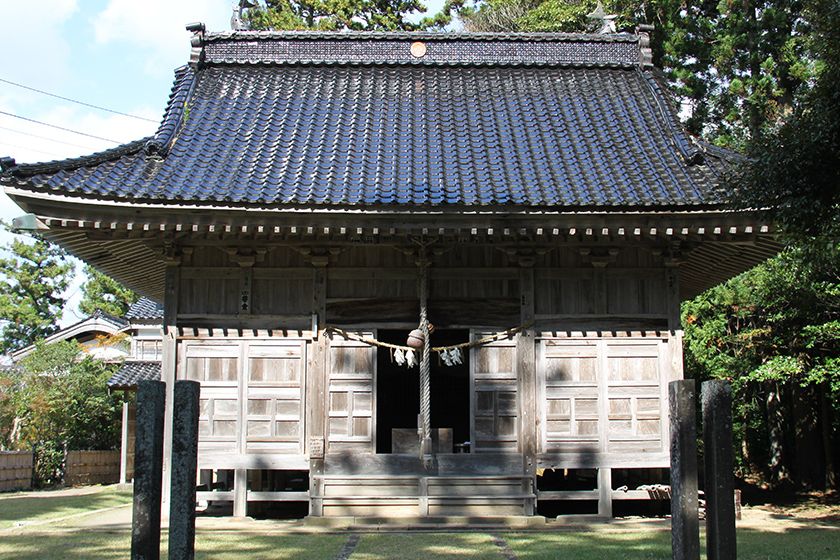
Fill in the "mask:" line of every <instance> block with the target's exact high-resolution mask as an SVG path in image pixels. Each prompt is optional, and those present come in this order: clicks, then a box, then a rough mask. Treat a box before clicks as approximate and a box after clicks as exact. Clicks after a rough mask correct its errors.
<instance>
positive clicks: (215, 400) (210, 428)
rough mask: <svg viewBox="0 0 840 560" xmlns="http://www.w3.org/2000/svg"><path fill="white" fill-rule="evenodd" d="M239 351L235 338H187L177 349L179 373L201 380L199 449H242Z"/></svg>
mask: <svg viewBox="0 0 840 560" xmlns="http://www.w3.org/2000/svg"><path fill="white" fill-rule="evenodd" d="M240 353H241V347H240V344H239V343H238V342H235V341H226V340H219V341H190V342H188V343H183V344H182V351H180V352H179V353H178V354H179V359H180V360H181V364H180V365H179V368H178V371H179V373H180V375H183V378H185V379H190V380H192V381H198V382H200V383H201V398H200V409H199V419H198V432H199V441H200V442H201V447H202V448H203V449H212V450H215V451H220V452H234V453H239V452H241V451H242V449H241V446H240V433H241V429H242V422H241V418H242V416H241V407H240V399H239V394H240V382H241V378H242V376H241V375H240Z"/></svg>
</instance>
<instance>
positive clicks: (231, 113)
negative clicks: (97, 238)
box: [0, 33, 735, 210]
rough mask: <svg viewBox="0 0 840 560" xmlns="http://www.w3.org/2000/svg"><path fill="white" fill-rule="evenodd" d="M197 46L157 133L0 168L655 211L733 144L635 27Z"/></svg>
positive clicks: (202, 192)
mask: <svg viewBox="0 0 840 560" xmlns="http://www.w3.org/2000/svg"><path fill="white" fill-rule="evenodd" d="M413 42H423V43H424V45H425V46H426V54H425V55H424V56H422V57H415V56H414V55H412V54H411V49H410V46H411V44H412V43H413ZM199 43H200V47H199V48H198V49H197V50H196V52H194V56H193V60H194V61H195V64H193V65H192V66H189V67H184V68H181V69H179V70H178V71H177V73H176V80H175V86H174V88H173V92H172V95H171V98H170V104H169V106H168V108H167V111H166V114H165V116H164V120H163V123H162V125H161V128H160V130H159V131H158V133H157V134H156V135H155V136H154V137H151V138H149V139H145V140H144V141H138V142H135V143H133V144H130V145H126V146H124V147H122V148H118V149H115V150H111V151H110V152H106V153H103V154H97V155H94V156H90V157H88V158H87V159H85V158H80V159H75V160H67V161H65V162H56V163H51V164H39V165H21V166H17V167H11V168H10V169H7V170H6V171H5V172H4V174H3V176H2V177H0V181H2V182H3V183H5V184H7V185H14V186H17V187H18V188H23V189H27V190H35V191H46V192H50V193H54V194H64V195H71V196H80V197H93V198H97V199H112V200H118V201H127V202H156V203H164V204H187V205H189V204H196V205H198V204H201V205H207V204H209V205H218V206H222V205H224V206H231V205H233V206H246V207H247V206H259V207H268V208H271V207H291V208H295V207H327V208H330V207H344V208H348V207H349V208H359V207H378V206H387V207H394V206H400V207H409V208H411V207H428V206H432V207H439V208H444V209H458V208H463V207H476V206H479V207H499V206H504V207H510V206H519V207H538V208H545V207H551V208H556V209H562V208H570V209H582V208H593V209H595V208H597V209H606V210H610V209H616V210H624V209H639V208H641V209H652V210H659V209H664V208H685V207H708V206H716V205H719V204H720V203H721V202H722V201H723V200H722V196H721V194H720V193H719V192H718V190H717V186H718V185H719V184H720V182H721V179H722V177H723V175H724V174H725V173H726V172H727V170H728V169H729V168H730V166H731V163H732V160H733V158H735V156H734V155H733V154H731V153H729V152H724V151H722V150H719V149H716V148H712V147H709V146H706V145H704V144H701V143H699V142H697V141H696V140H694V139H693V138H691V137H689V136H688V135H687V134H686V133H685V132H684V131H683V130H682V129H681V127H680V125H679V122H678V119H677V116H676V114H675V113H674V108H673V106H672V101H671V99H670V98H669V95H668V94H667V92H666V91H665V89H664V88H663V86H662V84H661V82H660V80H659V79H658V78H657V77H656V74H655V72H654V71H653V70H651V69H650V68H648V67H647V66H646V65H645V64H644V63H643V62H640V61H643V60H644V56H643V54H644V53H642V50H641V48H640V43H639V39H638V37H636V36H630V35H611V36H592V35H513V36H511V35H493V34H491V35H486V34H479V35H447V34H437V35H428V34H427V35H422V34H350V33H345V34H323V33H320V34H306V33H280V34H278V33H222V34H215V35H207V36H203V39H201V40H200V41H199ZM6 167H9V166H8V165H7V166H6Z"/></svg>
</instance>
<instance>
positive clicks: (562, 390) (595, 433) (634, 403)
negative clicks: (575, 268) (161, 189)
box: [538, 338, 670, 456]
mask: <svg viewBox="0 0 840 560" xmlns="http://www.w3.org/2000/svg"><path fill="white" fill-rule="evenodd" d="M538 361H539V364H538V399H539V401H540V411H539V415H540V418H541V422H540V426H541V430H540V431H541V433H540V451H541V452H542V453H553V454H564V453H565V454H593V455H594V454H602V455H603V454H629V453H633V454H655V455H657V456H658V455H661V454H662V453H663V452H665V451H666V450H665V447H664V444H663V437H664V435H665V432H664V428H663V425H664V419H665V416H666V412H665V411H666V409H667V403H666V402H665V398H664V394H665V387H666V385H667V381H668V375H667V371H668V368H669V367H670V364H669V353H668V341H667V339H662V338H652V339H634V338H611V339H606V338H601V339H547V340H543V341H542V342H541V344H540V348H539V353H538Z"/></svg>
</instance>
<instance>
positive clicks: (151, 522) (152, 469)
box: [131, 381, 167, 560]
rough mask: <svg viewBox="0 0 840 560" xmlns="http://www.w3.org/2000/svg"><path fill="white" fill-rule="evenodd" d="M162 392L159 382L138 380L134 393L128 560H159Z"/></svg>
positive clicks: (163, 399)
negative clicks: (132, 497) (131, 492)
mask: <svg viewBox="0 0 840 560" xmlns="http://www.w3.org/2000/svg"><path fill="white" fill-rule="evenodd" d="M166 393H167V391H166V387H165V386H164V384H163V383H162V382H160V381H141V382H140V383H139V386H138V390H137V426H136V429H135V440H134V445H135V448H134V504H133V509H132V519H131V558H132V560H159V558H160V512H161V494H162V488H161V486H162V483H163V480H162V478H163V472H162V470H163V426H164V416H165V413H164V412H165V409H164V403H165V401H166Z"/></svg>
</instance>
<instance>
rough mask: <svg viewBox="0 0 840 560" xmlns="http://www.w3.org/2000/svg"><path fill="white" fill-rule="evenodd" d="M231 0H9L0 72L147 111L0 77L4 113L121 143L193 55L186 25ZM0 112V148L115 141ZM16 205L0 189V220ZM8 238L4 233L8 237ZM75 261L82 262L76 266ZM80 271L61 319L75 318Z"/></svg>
mask: <svg viewBox="0 0 840 560" xmlns="http://www.w3.org/2000/svg"><path fill="white" fill-rule="evenodd" d="M231 5H232V2H230V1H228V0H176V1H171V0H170V1H164V0H39V1H38V2H37V3H28V2H20V1H16V2H13V1H10V0H7V1H6V2H4V5H3V19H2V21H1V22H0V27H2V29H0V52H2V53H3V54H4V56H3V64H2V65H0V79H3V80H7V81H11V82H17V83H20V84H24V85H27V86H29V87H32V88H36V89H40V90H45V91H48V92H51V93H55V94H58V95H61V96H64V97H69V98H73V99H78V100H80V101H84V102H87V103H91V104H94V105H100V106H103V107H107V108H110V109H114V110H117V111H121V112H125V113H129V114H133V115H137V116H141V117H145V118H148V119H151V120H152V122H148V121H143V120H138V119H132V118H126V117H121V116H118V115H113V114H110V113H107V112H103V111H99V110H95V109H91V108H88V107H83V106H80V105H76V104H73V103H68V102H66V101H62V100H59V99H55V98H52V97H48V96H45V95H42V94H39V93H35V92H32V91H28V90H25V89H22V88H19V87H15V86H13V85H10V84H7V83H4V82H0V111H2V112H4V113H11V114H14V115H19V116H22V117H27V118H30V119H34V120H38V121H43V122H47V123H50V124H54V125H57V126H61V127H64V128H69V129H73V130H78V131H81V132H85V133H88V134H91V135H93V136H101V137H103V138H109V139H113V140H116V141H118V142H127V141H131V140H135V139H137V138H142V137H144V136H147V135H149V134H152V133H153V132H154V131H155V129H156V128H157V122H156V121H158V120H159V119H160V116H161V114H162V112H163V109H164V107H165V105H166V100H167V98H168V95H169V90H170V87H171V83H172V78H173V70H174V69H175V68H176V67H178V66H180V65H183V64H185V63H186V62H187V60H188V58H189V50H190V47H189V39H190V34H189V33H188V32H187V31H186V30H185V29H184V26H185V24H187V23H189V22H193V21H202V22H204V23H205V24H207V27H208V29H210V30H225V29H228V28H229V26H230V23H229V22H230V16H231ZM114 145H115V144H113V143H111V142H105V141H102V140H96V139H93V138H89V137H85V136H79V135H76V134H72V133H69V132H63V131H60V130H56V129H54V128H50V127H46V126H42V125H38V124H34V123H31V122H27V121H24V120H21V119H18V118H14V117H11V116H8V115H4V114H0V156H11V157H14V158H15V159H16V160H17V161H18V162H21V163H22V162H35V161H48V160H53V159H63V158H67V157H73V156H78V155H82V154H87V153H92V152H95V151H99V150H102V149H106V148H109V147H112V146H114ZM21 213H22V211H21V210H20V209H19V208H18V207H17V206H16V205H15V204H14V203H12V202H11V200H10V199H9V198H8V197H6V195H5V194H0V219H3V220H10V219H11V218H14V217H16V216H18V215H20V214H21ZM6 241H8V236H6V237H2V238H0V243H3V244H5V243H6ZM79 268H80V265H79ZM81 282H82V277H81V274H77V278H76V281H75V282H74V284H73V286H72V287H71V288H70V290H69V291H68V293H67V294H65V295H66V296H68V297H70V305H69V306H68V309H66V310H65V313H64V317H63V319H62V321H61V322H62V324H68V323H73V322H75V321H76V320H78V318H79V317H78V315H77V313H76V311H75V307H76V305H77V304H78V300H79V293H78V292H79V286H80V284H81Z"/></svg>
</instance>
